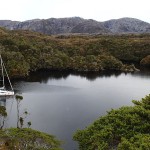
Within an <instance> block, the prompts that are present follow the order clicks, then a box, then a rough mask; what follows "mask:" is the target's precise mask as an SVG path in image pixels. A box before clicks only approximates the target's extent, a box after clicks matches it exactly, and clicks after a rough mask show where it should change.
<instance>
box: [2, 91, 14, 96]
mask: <svg viewBox="0 0 150 150" xmlns="http://www.w3.org/2000/svg"><path fill="white" fill-rule="evenodd" d="M13 95H14V91H7V90H0V96H13Z"/></svg>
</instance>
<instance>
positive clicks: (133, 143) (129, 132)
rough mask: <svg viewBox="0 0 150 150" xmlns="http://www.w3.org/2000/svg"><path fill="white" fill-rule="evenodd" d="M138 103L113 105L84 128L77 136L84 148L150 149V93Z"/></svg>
mask: <svg viewBox="0 0 150 150" xmlns="http://www.w3.org/2000/svg"><path fill="white" fill-rule="evenodd" d="M133 103H134V106H130V107H129V106H128V107H125V106H124V107H121V108H120V109H116V110H114V109H112V110H111V111H109V112H108V113H107V115H106V116H102V117H100V118H99V119H97V120H96V121H95V122H94V123H93V124H91V125H90V126H88V127H87V128H86V129H84V130H78V131H77V132H76V133H75V135H74V137H73V138H74V140H75V141H78V143H79V149H80V150H112V149H117V150H149V149H150V95H148V96H146V97H145V98H142V100H141V101H135V100H133Z"/></svg>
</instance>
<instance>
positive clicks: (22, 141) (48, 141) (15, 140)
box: [0, 95, 61, 150]
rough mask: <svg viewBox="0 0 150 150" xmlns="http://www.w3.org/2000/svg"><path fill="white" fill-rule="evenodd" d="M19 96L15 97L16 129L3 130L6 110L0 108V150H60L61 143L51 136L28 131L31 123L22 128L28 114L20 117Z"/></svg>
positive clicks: (21, 98)
mask: <svg viewBox="0 0 150 150" xmlns="http://www.w3.org/2000/svg"><path fill="white" fill-rule="evenodd" d="M21 100H23V97H22V96H21V95H16V101H17V121H16V122H17V128H6V129H3V128H4V124H5V120H6V117H7V112H6V108H5V107H4V106H0V149H2V150H19V149H20V150H61V148H60V145H61V141H59V140H57V139H56V138H55V137H54V136H53V135H49V134H47V133H43V132H40V131H37V130H33V129H30V128H29V127H30V126H31V122H30V121H29V122H27V126H28V128H23V126H24V123H25V119H26V117H27V115H28V112H27V111H25V112H24V113H23V115H20V107H19V106H20V102H21Z"/></svg>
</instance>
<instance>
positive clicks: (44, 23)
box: [0, 17, 150, 35]
mask: <svg viewBox="0 0 150 150" xmlns="http://www.w3.org/2000/svg"><path fill="white" fill-rule="evenodd" d="M0 26H1V27H5V28H7V29H9V30H31V31H36V32H40V33H44V34H48V35H56V34H75V33H79V34H128V33H133V34H134V33H150V23H148V22H144V21H142V20H139V19H136V18H128V17H124V18H120V19H111V20H108V21H104V22H99V21H96V20H93V19H84V18H80V17H69V18H49V19H32V20H26V21H22V22H20V21H11V20H0Z"/></svg>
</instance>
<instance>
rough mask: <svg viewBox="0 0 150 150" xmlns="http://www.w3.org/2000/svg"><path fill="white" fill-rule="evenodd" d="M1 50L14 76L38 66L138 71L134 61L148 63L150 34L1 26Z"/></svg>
mask: <svg viewBox="0 0 150 150" xmlns="http://www.w3.org/2000/svg"><path fill="white" fill-rule="evenodd" d="M0 53H1V55H2V58H3V60H4V63H5V65H6V68H7V70H8V72H9V74H10V76H11V77H24V76H27V75H28V74H29V72H30V71H36V70H39V69H53V70H74V71H101V70H120V71H135V70H136V68H135V67H134V65H133V63H139V64H140V61H141V60H142V59H143V58H144V59H143V60H142V61H141V62H142V63H141V64H142V65H149V60H150V59H149V58H150V57H149V55H150V35H149V34H141V35H57V36H48V35H44V34H41V33H36V32H32V31H25V30H16V31H10V30H6V29H4V28H0ZM125 62H126V63H128V65H126V64H125ZM129 63H130V65H129Z"/></svg>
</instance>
